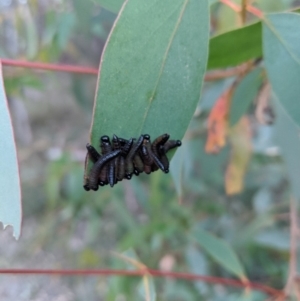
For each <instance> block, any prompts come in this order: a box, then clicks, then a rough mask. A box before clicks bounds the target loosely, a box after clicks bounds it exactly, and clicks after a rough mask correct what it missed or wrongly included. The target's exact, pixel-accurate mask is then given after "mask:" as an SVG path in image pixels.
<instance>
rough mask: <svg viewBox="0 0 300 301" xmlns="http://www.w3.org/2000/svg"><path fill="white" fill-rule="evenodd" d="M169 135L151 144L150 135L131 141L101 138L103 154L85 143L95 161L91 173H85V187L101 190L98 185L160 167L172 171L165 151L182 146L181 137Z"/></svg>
mask: <svg viewBox="0 0 300 301" xmlns="http://www.w3.org/2000/svg"><path fill="white" fill-rule="evenodd" d="M169 137H170V135H168V134H163V135H161V136H159V137H157V138H156V139H155V140H154V141H153V142H152V143H151V141H150V136H149V135H147V134H146V135H141V136H140V138H139V139H137V140H136V139H133V138H130V139H129V140H126V139H123V138H119V137H117V136H116V135H114V136H113V139H112V143H111V142H110V139H109V137H108V136H102V137H101V138H100V149H101V154H99V153H98V152H97V150H96V149H95V148H94V147H93V146H92V145H90V144H87V145H86V148H87V157H86V164H87V162H88V158H90V159H91V161H92V162H93V163H94V165H93V166H92V168H91V170H90V172H89V173H88V175H85V176H84V186H83V188H84V189H85V190H87V191H88V190H90V189H92V190H95V191H96V190H98V187H99V186H104V185H107V184H109V185H110V186H111V187H113V186H114V184H116V183H117V182H118V181H122V180H123V179H128V180H130V179H131V177H132V175H133V174H135V175H139V174H140V173H142V172H145V173H146V174H150V173H151V172H154V171H156V170H158V169H161V170H162V171H163V172H165V173H168V172H169V159H168V157H167V156H166V153H167V152H168V151H169V150H170V149H172V148H175V147H178V146H180V145H181V141H180V140H169Z"/></svg>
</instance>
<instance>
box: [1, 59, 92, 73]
mask: <svg viewBox="0 0 300 301" xmlns="http://www.w3.org/2000/svg"><path fill="white" fill-rule="evenodd" d="M0 63H2V65H3V66H14V67H22V68H30V69H40V70H52V71H63V72H72V73H81V74H93V75H97V74H98V69H96V68H91V67H81V66H72V65H58V64H47V63H41V62H28V61H23V60H11V59H1V58H0Z"/></svg>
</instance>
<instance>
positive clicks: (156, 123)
mask: <svg viewBox="0 0 300 301" xmlns="http://www.w3.org/2000/svg"><path fill="white" fill-rule="evenodd" d="M207 46H208V2H207V1H197V0H176V1H174V0H167V1H152V2H151V3H150V2H147V1H139V0H129V1H128V2H127V4H126V5H125V6H124V8H123V11H122V12H121V13H120V15H119V18H118V20H117V22H116V23H115V25H114V29H113V32H112V34H111V36H110V38H109V41H108V42H107V45H106V49H105V52H104V55H103V57H102V59H101V73H100V78H99V82H98V91H97V95H96V103H95V108H94V116H93V124H92V144H94V145H97V144H98V140H99V137H100V136H102V135H109V136H112V135H113V134H117V135H119V136H120V137H124V138H128V137H138V136H139V135H140V134H142V133H149V134H150V135H151V136H152V137H157V136H158V135H160V134H162V133H165V132H167V133H169V134H170V135H171V137H172V138H174V139H180V138H182V137H183V135H184V133H185V131H186V128H187V126H188V124H189V121H190V119H191V117H192V115H193V113H194V110H195V108H196V105H197V102H198V100H199V97H200V90H201V84H202V79H203V75H204V72H205V67H206V60H207Z"/></svg>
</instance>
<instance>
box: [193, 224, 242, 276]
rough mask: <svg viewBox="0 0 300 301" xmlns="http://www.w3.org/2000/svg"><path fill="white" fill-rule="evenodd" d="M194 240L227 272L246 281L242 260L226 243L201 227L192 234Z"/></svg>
mask: <svg viewBox="0 0 300 301" xmlns="http://www.w3.org/2000/svg"><path fill="white" fill-rule="evenodd" d="M192 238H193V239H194V240H195V241H196V242H197V243H198V244H199V245H200V246H201V248H202V249H203V250H205V251H206V252H207V253H208V254H209V255H210V256H211V257H212V258H213V259H214V260H216V261H217V262H218V263H219V264H221V265H222V266H223V267H224V268H225V269H226V270H228V271H230V272H231V273H233V274H235V275H236V276H238V277H239V278H240V279H242V280H245V279H246V275H245V271H244V268H243V266H242V264H241V262H240V260H239V259H238V257H237V255H236V254H235V252H234V250H233V249H232V248H231V246H230V245H229V244H228V243H227V242H226V241H224V240H223V239H220V238H217V237H215V236H214V235H212V234H210V233H209V232H207V231H205V230H203V229H201V228H199V227H198V228H197V229H195V230H194V232H193V233H192Z"/></svg>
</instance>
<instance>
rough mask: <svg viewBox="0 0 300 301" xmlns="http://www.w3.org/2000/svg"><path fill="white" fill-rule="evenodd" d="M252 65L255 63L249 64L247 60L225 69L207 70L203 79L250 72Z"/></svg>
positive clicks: (216, 78)
mask: <svg viewBox="0 0 300 301" xmlns="http://www.w3.org/2000/svg"><path fill="white" fill-rule="evenodd" d="M254 67H256V64H255V63H253V64H251V65H249V62H247V63H244V64H242V65H239V66H237V67H233V68H230V69H226V70H222V69H218V70H213V71H209V72H207V73H206V75H205V77H204V80H205V81H215V80H219V79H223V78H227V77H232V76H239V75H243V74H246V73H248V72H250V71H251V70H252V69H253V68H254Z"/></svg>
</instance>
